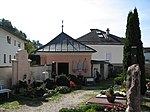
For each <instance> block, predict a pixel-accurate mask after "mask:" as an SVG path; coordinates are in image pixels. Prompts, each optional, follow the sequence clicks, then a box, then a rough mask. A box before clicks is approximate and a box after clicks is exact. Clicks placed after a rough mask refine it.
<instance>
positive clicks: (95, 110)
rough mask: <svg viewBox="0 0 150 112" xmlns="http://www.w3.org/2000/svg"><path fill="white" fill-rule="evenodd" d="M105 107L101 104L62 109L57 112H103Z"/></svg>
mask: <svg viewBox="0 0 150 112" xmlns="http://www.w3.org/2000/svg"><path fill="white" fill-rule="evenodd" d="M104 109H105V106H103V105H101V104H88V105H85V106H82V107H78V108H70V109H69V108H62V109H60V110H59V112H103V111H104Z"/></svg>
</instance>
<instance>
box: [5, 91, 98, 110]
mask: <svg viewBox="0 0 150 112" xmlns="http://www.w3.org/2000/svg"><path fill="white" fill-rule="evenodd" d="M93 94H95V95H96V94H98V91H95V90H81V91H79V92H73V93H70V94H64V95H63V96H62V97H60V98H59V99H56V100H54V101H51V102H47V103H45V102H44V103H43V104H42V105H40V106H36V107H33V106H28V105H22V106H21V107H20V108H19V109H15V110H8V111H7V112H59V110H60V109H61V108H69V107H70V108H71V107H77V106H80V105H81V104H82V103H83V102H86V101H88V99H90V98H91V95H93Z"/></svg>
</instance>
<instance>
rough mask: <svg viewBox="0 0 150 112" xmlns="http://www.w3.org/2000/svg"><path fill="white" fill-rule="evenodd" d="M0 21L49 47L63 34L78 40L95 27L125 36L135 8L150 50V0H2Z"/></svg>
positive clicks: (143, 39) (144, 41)
mask: <svg viewBox="0 0 150 112" xmlns="http://www.w3.org/2000/svg"><path fill="white" fill-rule="evenodd" d="M0 3H1V6H0V18H5V19H7V20H10V21H11V22H12V25H13V26H15V27H17V28H18V29H19V30H22V31H23V32H24V33H26V35H27V36H28V39H30V40H39V41H40V42H41V43H42V44H46V43H47V42H49V41H50V40H51V39H53V38H55V37H56V36H57V35H58V34H59V33H61V31H62V29H61V25H62V20H63V21H64V32H65V33H67V34H68V35H70V36H71V37H73V38H75V39H76V38H78V37H80V36H82V35H84V34H86V33H88V32H90V29H93V28H96V29H100V30H103V31H105V30H106V29H107V28H109V29H110V33H111V34H114V35H117V36H120V37H125V31H126V23H127V16H128V13H129V11H131V10H133V9H134V8H135V7H136V8H137V10H138V14H139V19H140V28H141V35H142V41H143V45H144V47H150V44H149V43H150V14H149V13H150V0H0Z"/></svg>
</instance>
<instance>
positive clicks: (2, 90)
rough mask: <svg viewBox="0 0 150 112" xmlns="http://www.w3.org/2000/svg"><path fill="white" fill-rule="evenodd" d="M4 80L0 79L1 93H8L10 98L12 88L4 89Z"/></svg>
mask: <svg viewBox="0 0 150 112" xmlns="http://www.w3.org/2000/svg"><path fill="white" fill-rule="evenodd" d="M3 85H4V80H0V94H1V93H7V98H9V93H10V91H11V90H10V89H3Z"/></svg>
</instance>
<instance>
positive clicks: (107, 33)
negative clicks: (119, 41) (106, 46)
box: [106, 28, 110, 36]
mask: <svg viewBox="0 0 150 112" xmlns="http://www.w3.org/2000/svg"><path fill="white" fill-rule="evenodd" d="M109 31H110V30H109V28H107V30H106V35H107V36H109Z"/></svg>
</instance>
